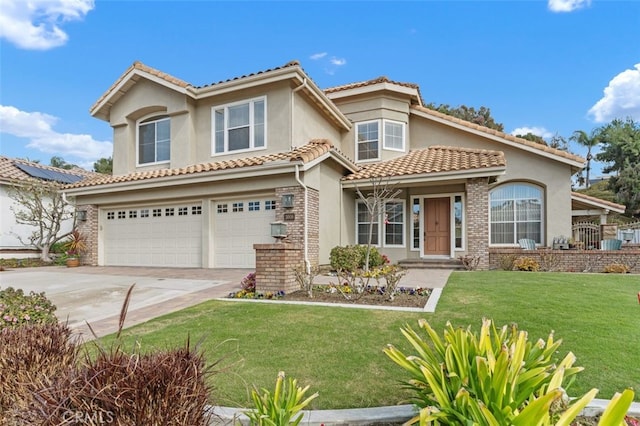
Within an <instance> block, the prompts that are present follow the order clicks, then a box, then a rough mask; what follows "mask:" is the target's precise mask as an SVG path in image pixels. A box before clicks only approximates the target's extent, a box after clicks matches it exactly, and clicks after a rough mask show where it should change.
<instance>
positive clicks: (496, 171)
mask: <svg viewBox="0 0 640 426" xmlns="http://www.w3.org/2000/svg"><path fill="white" fill-rule="evenodd" d="M504 174H505V168H504V167H491V168H486V169H482V170H477V171H469V170H464V171H456V172H441V173H423V174H419V175H411V176H389V177H388V179H389V184H393V185H398V184H416V183H424V182H441V181H445V180H453V179H456V180H459V179H473V178H481V177H492V176H499V175H504ZM374 179H380V178H374ZM381 179H387V177H382V178H381ZM366 183H371V178H367V179H357V180H348V181H342V187H343V188H355V187H357V186H359V185H362V184H366Z"/></svg>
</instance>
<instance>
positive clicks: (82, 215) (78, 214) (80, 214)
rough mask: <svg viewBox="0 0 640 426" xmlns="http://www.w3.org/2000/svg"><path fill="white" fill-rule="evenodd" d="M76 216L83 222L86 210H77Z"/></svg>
mask: <svg viewBox="0 0 640 426" xmlns="http://www.w3.org/2000/svg"><path fill="white" fill-rule="evenodd" d="M76 216H77V217H78V220H80V221H82V222H85V221H86V220H87V211H86V210H78V211H77V212H76Z"/></svg>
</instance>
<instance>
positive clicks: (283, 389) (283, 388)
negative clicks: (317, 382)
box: [245, 371, 318, 426]
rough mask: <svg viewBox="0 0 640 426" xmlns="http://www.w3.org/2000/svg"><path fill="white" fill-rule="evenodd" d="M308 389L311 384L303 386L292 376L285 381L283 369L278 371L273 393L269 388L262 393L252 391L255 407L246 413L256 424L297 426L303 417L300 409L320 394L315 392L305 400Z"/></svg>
mask: <svg viewBox="0 0 640 426" xmlns="http://www.w3.org/2000/svg"><path fill="white" fill-rule="evenodd" d="M307 390H309V386H306V387H305V388H301V387H299V386H298V381H297V380H296V379H292V378H291V377H289V378H288V379H287V381H286V382H285V380H284V372H283V371H281V372H279V373H278V378H277V379H276V386H275V389H274V391H273V393H271V392H270V391H269V390H267V389H262V395H261V394H260V393H259V392H258V390H257V389H254V390H253V391H252V392H251V398H252V399H253V404H254V405H255V408H254V409H253V410H249V411H247V412H245V414H246V415H247V417H249V420H250V424H251V425H254V426H289V425H294V426H296V425H298V424H300V421H301V420H302V417H303V414H302V413H300V410H302V409H303V408H304V407H306V406H307V405H308V404H309V403H310V402H311V401H312V400H313V399H314V398H316V397H317V396H318V393H314V394H313V395H311V396H310V397H308V398H307V399H305V400H303V398H304V396H305V393H307ZM298 413H300V414H298ZM296 415H297V417H295V416H296ZM294 417H295V418H294Z"/></svg>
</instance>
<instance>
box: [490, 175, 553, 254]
mask: <svg viewBox="0 0 640 426" xmlns="http://www.w3.org/2000/svg"><path fill="white" fill-rule="evenodd" d="M489 197H490V204H491V212H490V222H491V244H517V243H518V240H519V239H521V238H529V239H532V240H534V241H535V242H536V243H537V244H542V216H543V215H542V189H541V188H540V187H538V186H535V185H529V184H522V183H520V184H509V185H502V186H500V187H499V188H496V189H494V190H493V191H491V194H490V196H489Z"/></svg>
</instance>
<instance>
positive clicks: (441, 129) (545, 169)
mask: <svg viewBox="0 0 640 426" xmlns="http://www.w3.org/2000/svg"><path fill="white" fill-rule="evenodd" d="M411 133H412V135H413V137H412V142H413V146H412V149H420V148H426V147H429V146H433V145H447V146H461V147H466V148H474V149H489V150H496V151H502V152H503V153H504V155H505V159H506V162H507V169H506V173H505V174H504V175H503V176H500V177H499V178H498V181H497V182H496V183H495V184H493V185H492V186H491V188H495V187H496V186H498V185H500V184H503V183H507V182H529V183H533V184H536V185H539V186H541V187H542V189H543V191H544V194H545V199H544V202H545V224H544V232H543V233H544V235H545V241H544V243H545V244H546V243H548V242H549V241H551V240H552V239H553V237H554V236H558V235H565V236H567V235H571V197H570V194H571V179H570V178H571V167H570V166H569V165H568V164H566V163H563V162H560V161H556V160H553V159H550V158H549V157H545V156H543V155H540V154H537V153H533V152H528V151H526V150H524V149H520V148H517V147H514V146H510V145H507V144H505V143H500V142H498V141H494V140H491V139H489V138H484V137H482V136H479V135H474V134H472V133H469V132H463V131H461V130H458V129H454V128H450V127H447V126H443V125H441V124H438V123H434V122H431V121H429V120H426V119H422V118H420V117H415V116H412V121H411ZM487 208H489V207H488V206H487ZM487 232H489V230H488V229H487Z"/></svg>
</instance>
